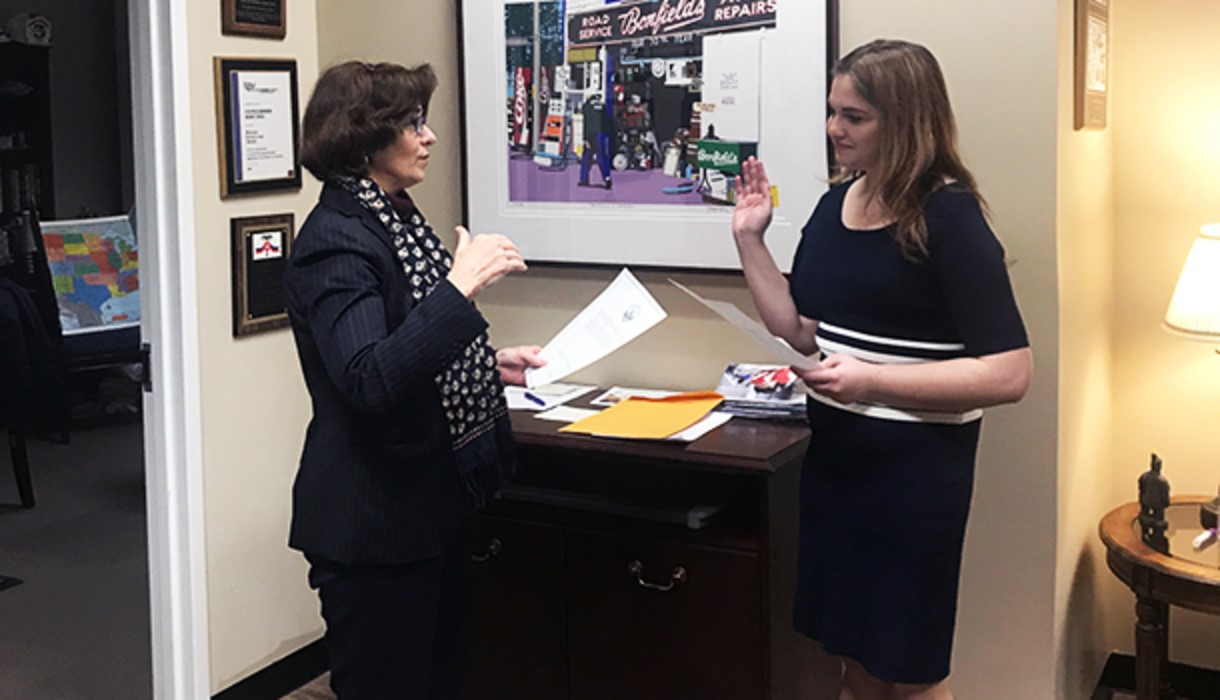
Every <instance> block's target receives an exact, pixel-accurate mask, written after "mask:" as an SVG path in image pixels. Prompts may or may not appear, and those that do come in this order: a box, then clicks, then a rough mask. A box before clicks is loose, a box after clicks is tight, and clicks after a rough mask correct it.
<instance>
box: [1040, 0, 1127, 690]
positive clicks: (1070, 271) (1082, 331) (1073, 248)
mask: <svg viewBox="0 0 1220 700" xmlns="http://www.w3.org/2000/svg"><path fill="white" fill-rule="evenodd" d="M1074 6H1075V2H1074V0H1061V2H1060V3H1059V17H1060V24H1059V56H1060V62H1059V111H1058V131H1059V134H1060V139H1059V149H1058V154H1059V171H1058V178H1057V181H1056V185H1057V197H1058V206H1057V217H1056V218H1057V223H1056V227H1057V230H1058V233H1059V235H1058V237H1059V240H1058V250H1059V271H1060V275H1059V294H1060V298H1059V302H1060V303H1059V313H1060V319H1059V328H1060V337H1059V353H1060V355H1059V361H1060V368H1061V377H1062V381H1061V382H1060V384H1059V474H1058V486H1059V493H1058V497H1057V501H1058V513H1059V549H1058V556H1057V558H1056V562H1057V564H1056V569H1055V573H1056V575H1055V607H1056V610H1057V612H1058V615H1057V616H1056V630H1055V639H1056V641H1057V642H1058V645H1059V646H1058V658H1057V661H1058V666H1057V668H1056V671H1057V683H1058V687H1059V695H1058V697H1063V698H1085V697H1088V696H1089V694H1090V693H1091V692H1092V690H1093V687H1094V686H1095V685H1096V683H1097V679H1098V674H1099V672H1100V669H1101V667H1102V664H1103V663H1104V662H1105V657H1106V656H1107V655H1108V653H1109V652H1110V650H1111V649H1110V648H1109V647H1108V646H1106V645H1104V644H1102V643H1101V642H1102V639H1103V638H1104V634H1103V630H1104V622H1105V616H1106V614H1107V611H1106V609H1105V605H1104V602H1103V601H1102V600H1101V599H1100V598H1099V597H1098V590H1099V588H1100V587H1101V586H1103V585H1104V584H1105V583H1106V582H1107V579H1108V577H1109V575H1110V574H1109V572H1108V571H1107V570H1106V567H1105V561H1104V552H1102V551H1099V550H1104V548H1103V547H1102V546H1101V543H1100V542H1099V541H1098V539H1097V534H1096V526H1097V522H1098V520H1100V519H1101V517H1102V515H1103V514H1104V513H1105V512H1106V511H1107V510H1108V509H1109V508H1110V507H1112V506H1113V505H1114V502H1115V501H1114V500H1113V498H1112V497H1111V494H1110V493H1109V489H1108V488H1106V486H1107V484H1108V483H1109V481H1110V473H1111V471H1112V469H1113V464H1112V459H1111V454H1112V453H1111V441H1112V440H1111V438H1112V435H1113V433H1112V430H1113V422H1112V413H1111V394H1112V377H1111V337H1112V333H1113V320H1114V314H1113V308H1114V274H1113V259H1114V192H1113V176H1112V168H1113V134H1114V129H1105V130H1084V131H1075V130H1074V129H1073V126H1072V118H1073V111H1072V110H1073V102H1072V94H1073V93H1072V86H1073V84H1074V78H1073V60H1072V57H1073V46H1074V32H1073V14H1074Z"/></svg>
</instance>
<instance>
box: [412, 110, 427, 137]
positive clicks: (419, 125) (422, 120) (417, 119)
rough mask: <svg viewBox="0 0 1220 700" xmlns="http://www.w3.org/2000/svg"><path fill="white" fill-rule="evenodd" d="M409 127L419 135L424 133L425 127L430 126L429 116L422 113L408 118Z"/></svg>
mask: <svg viewBox="0 0 1220 700" xmlns="http://www.w3.org/2000/svg"><path fill="white" fill-rule="evenodd" d="M407 126H409V127H411V130H412V131H414V132H415V133H417V134H422V133H424V127H425V126H428V115H426V114H424V113H423V112H420V113H419V114H413V115H411V116H409V117H407Z"/></svg>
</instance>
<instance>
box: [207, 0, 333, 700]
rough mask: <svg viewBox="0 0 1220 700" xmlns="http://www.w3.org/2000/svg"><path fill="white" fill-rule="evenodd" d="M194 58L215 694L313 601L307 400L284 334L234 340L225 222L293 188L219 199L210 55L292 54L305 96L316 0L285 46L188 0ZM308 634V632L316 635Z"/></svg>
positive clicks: (275, 204)
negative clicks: (295, 544) (299, 548)
mask: <svg viewBox="0 0 1220 700" xmlns="http://www.w3.org/2000/svg"><path fill="white" fill-rule="evenodd" d="M188 13H189V14H188V20H189V27H190V36H189V42H190V43H189V49H188V51H189V55H190V82H191V86H192V89H191V121H192V125H193V127H194V130H193V134H192V157H193V176H194V186H195V193H194V198H195V203H194V206H195V213H196V232H197V233H196V235H197V251H196V256H197V260H198V270H197V274H198V278H199V290H200V292H199V343H200V348H199V357H200V363H201V367H200V384H201V386H202V396H201V397H200V400H201V405H202V420H203V426H202V434H203V446H202V449H203V469H204V489H205V494H204V508H205V512H204V517H205V522H206V532H205V537H206V540H207V571H208V584H207V588H208V624H209V632H210V640H209V648H210V652H211V672H210V679H211V687H212V690H213V692H216V691H218V690H221V689H223V688H225V687H227V686H229V685H232V684H233V683H235V682H237V681H238V680H241V679H242V678H244V677H246V676H249V675H250V674H251V673H253V672H255V671H257V670H259V669H260V668H262V667H264V666H266V665H268V664H269V663H272V662H274V661H276V660H277V659H279V658H280V657H282V656H284V655H286V654H289V653H291V652H293V651H295V650H296V649H297V648H299V647H301V646H302V645H304V644H305V643H307V642H309V641H311V640H312V638H314V637H316V636H318V635H317V632H316V630H318V629H320V626H319V625H318V623H317V622H316V618H317V612H316V609H317V602H316V599H315V598H314V597H313V595H312V593H311V592H310V591H309V589H308V588H307V587H306V586H305V583H304V582H305V567H304V564H303V560H302V559H301V557H300V555H298V554H296V553H295V552H292V551H289V550H288V548H287V547H286V541H287V536H288V535H287V526H288V507H289V490H290V488H291V482H292V477H293V475H294V473H295V471H296V462H297V456H298V454H299V452H300V446H301V439H302V436H303V434H304V433H303V430H304V425H305V421H306V420H307V419H308V416H309V405H308V400H307V397H306V394H305V391H304V386H303V384H302V382H301V379H300V370H299V369H298V368H297V361H296V354H295V350H294V349H293V345H292V338H291V335H290V334H289V333H288V331H287V330H278V331H273V332H269V333H264V334H258V335H254V336H248V337H245V338H242V339H235V338H233V337H232V334H231V330H230V328H231V316H230V313H231V312H230V303H231V302H230V299H231V295H230V291H229V290H230V272H229V271H230V261H229V219H230V218H231V217H236V216H253V215H259V214H277V213H285V212H291V213H293V214H294V216H295V217H296V224H297V226H300V224H301V223H302V222H303V221H304V217H305V215H306V214H307V213H308V212H309V209H310V206H311V205H312V203H313V201H314V199H315V197H316V191H317V189H316V187H315V186H314V185H313V184H312V183H308V182H307V183H306V186H305V187H304V188H303V189H302V190H301V191H300V192H293V191H288V192H284V193H274V194H263V195H253V196H245V197H233V198H230V199H226V200H223V201H222V200H221V199H220V185H219V166H218V164H217V157H218V156H217V154H218V152H219V151H218V147H217V132H216V105H215V101H214V98H213V95H214V89H213V71H212V58H213V57H214V56H234V57H236V56H241V57H276V58H294V59H295V60H296V62H297V71H298V80H299V84H300V86H301V87H300V89H301V90H302V96H304V94H306V93H304V90H306V89H307V87H308V86H309V85H312V84H313V81H314V79H315V76H316V74H317V59H316V55H317V38H316V37H317V34H316V27H315V17H314V2H313V0H294V2H293V3H292V5H291V7H290V8H289V11H288V36H287V38H286V39H285V40H284V41H269V40H266V39H251V38H244V37H227V36H222V35H221V33H220V11H219V6H218V5H216V4H215V3H190V5H189V8H188ZM311 635H312V636H311Z"/></svg>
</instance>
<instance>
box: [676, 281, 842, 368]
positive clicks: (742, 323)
mask: <svg viewBox="0 0 1220 700" xmlns="http://www.w3.org/2000/svg"><path fill="white" fill-rule="evenodd" d="M669 283H670V284H672V285H673V286H675V287H677V288H678V289H681V290H682V291H684V292H686V293H687V294H689V295H691V297H693V298H694V300H695V301H697V302H699V303H700V304H703V305H704V306H706V307H707V308H709V309H711V310H712V311H715V312H716V313H717V314H719V315H720V316H721V317H722V318H723V319H724V320H726V321H728V322H729V323H731V324H733V325H734V326H735V327H736V328H737V329H738V330H740V331H741V332H743V333H745V334H746V335H748V336H750V338H752V339H753V340H754V341H755V342H756V343H758V344H759V345H760V346H762V347H763V349H765V350H766V351H767V353H769V354H770V356H771V358H772V359H774V360H776V361H779V362H783V363H784V364H786V365H790V366H792V367H796V368H797V369H813V368H814V367H817V365H818V361H817V360H815V359H813V358H811V357H806V356H804V355H802V354H800V353H799V352H797V351H796V350H794V349H793V348H792V346H791V345H789V344H788V343H786V342H784V341H783V339H782V338H776V337H775V336H773V335H771V331H768V330H767V328H766V326H764V325H762V324H761V323H759V322H758V321H755V320H754V319H752V318H750V317H749V316H747V315H746V314H745V312H743V311H742V310H741V309H739V308H737V307H736V306H733V305H732V304H730V303H729V302H727V301H713V300H711V299H704V298H703V297H701V296H699V295H698V294H695V293H694V292H692V291H691V290H689V289H687V288H686V287H684V286H682V285H681V284H678V283H677V282H675V281H673V280H672V279H671V280H669Z"/></svg>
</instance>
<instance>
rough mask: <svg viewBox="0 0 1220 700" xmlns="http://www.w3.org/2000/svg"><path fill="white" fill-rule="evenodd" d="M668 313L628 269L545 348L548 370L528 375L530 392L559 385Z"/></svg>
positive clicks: (539, 370)
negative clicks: (545, 386)
mask: <svg viewBox="0 0 1220 700" xmlns="http://www.w3.org/2000/svg"><path fill="white" fill-rule="evenodd" d="M665 315H666V314H665V309H662V308H661V305H660V304H658V303H657V300H656V299H653V298H652V295H651V294H649V293H648V290H647V289H645V288H644V285H642V284H640V282H639V280H637V279H636V278H635V276H634V275H632V274H631V272H630V271H628V270H627V268H623V271H622V272H620V273H618V277H615V278H614V281H613V282H611V283H610V286H608V287H606V288H605V289H604V290H603V291H602V293H601V294H599V295H597V298H596V299H594V300H593V301H592V302H590V303H589V305H588V306H586V307H585V308H584V309H583V310H581V312H580V313H579V314H577V315H576V318H573V319H572V320H571V321H569V322H568V325H566V326H564V327H563V330H561V331H559V333H557V334H556V335H555V337H554V338H552V339H551V342H549V343H547V344H546V345H545V346H544V347H543V348H542V357H543V358H545V359H546V361H547V364H546V366H545V367H531V368H530V369H527V370H526V371H525V385H526V386H527V387H529V388H530V389H533V388H535V387H540V386H542V385H544V384H550V383H551V382H555V381H559V380H560V379H563V378H564V377H566V376H568V375H569V374H571V373H573V372H575V371H577V370H580V369H584V368H585V367H588V366H589V365H591V364H593V363H594V362H597V361H598V360H600V359H602V358H603V357H605V356H607V355H609V354H610V353H612V352H614V351H615V350H617V349H619V348H621V347H622V346H624V345H626V344H627V342H628V341H630V340H632V339H634V338H636V337H638V336H639V335H640V334H641V333H643V332H644V331H646V330H648V329H649V328H652V327H653V326H655V325H657V324H658V323H660V322H661V321H662V319H664V318H665Z"/></svg>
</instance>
